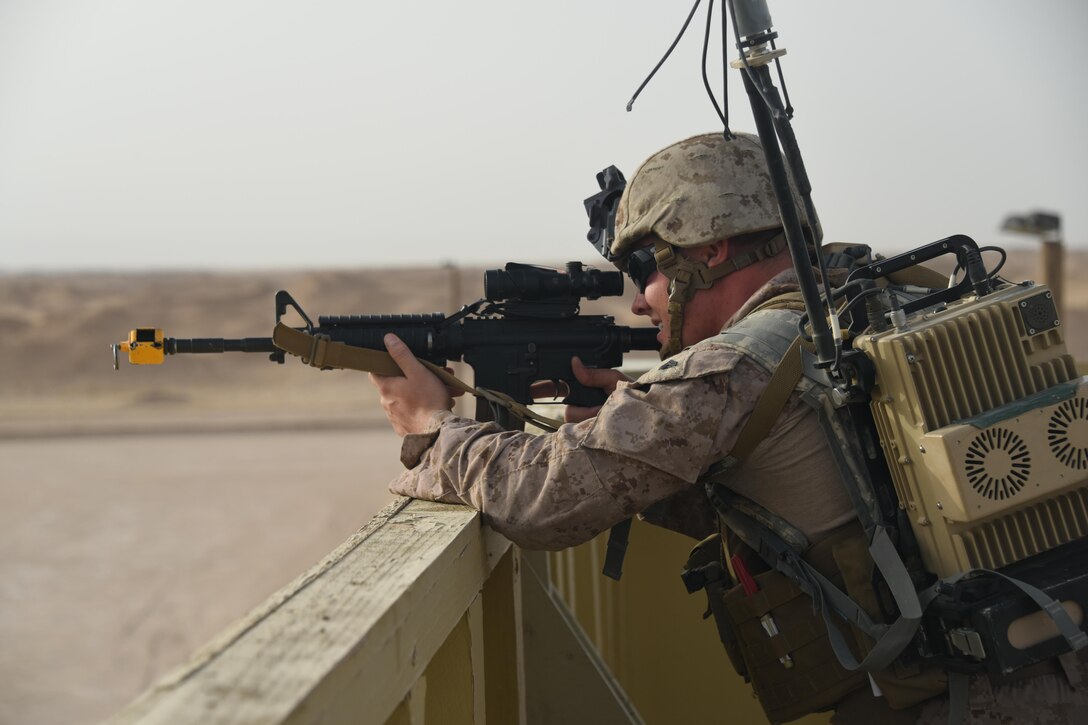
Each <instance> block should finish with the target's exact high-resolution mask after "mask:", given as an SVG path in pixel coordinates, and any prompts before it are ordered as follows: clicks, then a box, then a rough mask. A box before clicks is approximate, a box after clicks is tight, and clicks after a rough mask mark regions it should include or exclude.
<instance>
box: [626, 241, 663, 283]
mask: <svg viewBox="0 0 1088 725" xmlns="http://www.w3.org/2000/svg"><path fill="white" fill-rule="evenodd" d="M656 271H657V260H656V259H655V258H654V248H653V246H652V245H651V246H649V247H643V248H642V249H636V250H635V251H634V252H631V256H630V257H628V258H627V276H628V277H630V278H631V281H632V282H634V283H635V287H636V288H638V291H639V292H642V293H645V292H646V285H647V284H649V283H650V277H652V276H653V274H654V272H656Z"/></svg>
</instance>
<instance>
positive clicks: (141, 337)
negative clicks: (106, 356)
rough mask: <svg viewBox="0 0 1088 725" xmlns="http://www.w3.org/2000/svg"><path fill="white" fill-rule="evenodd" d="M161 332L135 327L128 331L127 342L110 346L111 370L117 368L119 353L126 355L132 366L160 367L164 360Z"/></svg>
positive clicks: (164, 352)
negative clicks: (111, 353)
mask: <svg viewBox="0 0 1088 725" xmlns="http://www.w3.org/2000/svg"><path fill="white" fill-rule="evenodd" d="M162 341H163V337H162V330H160V329H158V328H155V327H137V328H136V329H135V330H129V333H128V340H127V341H125V342H119V343H117V344H116V345H110V349H111V350H112V351H113V369H114V370H116V369H117V368H118V367H119V364H118V363H119V359H118V358H119V356H120V353H122V352H124V353H127V354H128V361H129V363H131V364H132V365H162V361H163V360H164V359H165V358H166V351H165V350H164V348H163V342H162Z"/></svg>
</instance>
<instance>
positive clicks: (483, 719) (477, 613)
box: [465, 570, 513, 725]
mask: <svg viewBox="0 0 1088 725" xmlns="http://www.w3.org/2000/svg"><path fill="white" fill-rule="evenodd" d="M492 575H494V570H492ZM485 586H486V585H485ZM465 616H466V617H467V619H468V636H469V662H470V664H471V673H472V678H471V680H470V682H469V684H470V686H471V687H472V725H486V724H487V694H486V693H487V680H486V678H485V677H484V596H483V592H481V593H480V594H478V595H476V598H475V599H473V600H472V604H470V605H469V606H468V613H467V614H466V615H465ZM512 662H513V660H512V659H511V661H510V662H508V663H507V665H508V666H509V665H510V664H511V663H512Z"/></svg>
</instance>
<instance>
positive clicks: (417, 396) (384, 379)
mask: <svg viewBox="0 0 1088 725" xmlns="http://www.w3.org/2000/svg"><path fill="white" fill-rule="evenodd" d="M385 349H386V350H388V351H389V355H390V356H391V357H392V358H393V361H394V362H395V363H396V364H397V367H399V368H400V369H401V372H403V373H404V377H399V376H388V375H375V374H374V373H370V382H372V383H374V385H375V386H377V388H378V393H379V395H380V396H381V404H382V408H383V409H384V410H385V415H386V417H387V418H389V422H390V423H391V424H392V425H393V430H394V431H395V432H396V433H397V435H399V436H405V435H408V434H409V433H423V432H424V431H425V430H426V429H427V426H428V424H429V423H430V421H431V418H432V417H434V414H435V413H437V412H439V411H441V410H450V409H451V408H453V398H452V397H451V396H450V391H449V389H448V388H447V387H446V386H445V384H444V383H443V382H442V381H441V380H439V379H438V378H437V377H435V375H434V374H433V373H432V372H431V371H430V370H428V369H427V368H425V367H423V364H422V363H420V362H419V360H416V356H415V355H413V354H412V351H411V350H409V349H408V346H407V345H405V344H404V342H402V341H401V340H400V339H399V338H398V337H397V336H396V335H392V334H390V335H386V336H385Z"/></svg>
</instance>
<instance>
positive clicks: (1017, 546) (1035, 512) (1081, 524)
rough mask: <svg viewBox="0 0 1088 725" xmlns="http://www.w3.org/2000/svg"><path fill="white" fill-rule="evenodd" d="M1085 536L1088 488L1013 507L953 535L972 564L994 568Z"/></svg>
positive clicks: (973, 565) (1087, 522) (1086, 533)
mask: <svg viewBox="0 0 1088 725" xmlns="http://www.w3.org/2000/svg"><path fill="white" fill-rule="evenodd" d="M1082 536H1088V488H1079V489H1074V490H1072V491H1068V492H1066V493H1063V494H1061V495H1060V496H1055V497H1054V498H1051V499H1047V500H1046V501H1041V502H1039V503H1036V504H1034V505H1031V506H1026V507H1024V508H1022V509H1019V510H1016V511H1014V512H1012V513H1010V514H1008V515H1007V516H1002V517H1001V518H999V519H994V520H991V521H988V522H987V523H985V524H982V525H980V526H976V527H974V528H972V529H970V530H968V531H964V532H961V533H960V534H958V535H954V536H953V537H952V538H953V539H959V540H960V543H961V544H962V545H963V549H964V552H965V553H966V555H967V561H968V563H969V565H970V566H971V567H973V568H982V569H996V568H998V567H1002V566H1006V565H1007V564H1011V563H1013V562H1016V561H1020V560H1022V559H1026V558H1027V557H1029V556H1034V555H1035V554H1041V553H1042V552H1044V551H1048V550H1050V549H1053V548H1054V547H1055V546H1061V545H1062V544H1067V543H1069V542H1070V541H1073V540H1074V539H1078V538H1081V537H1082Z"/></svg>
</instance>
